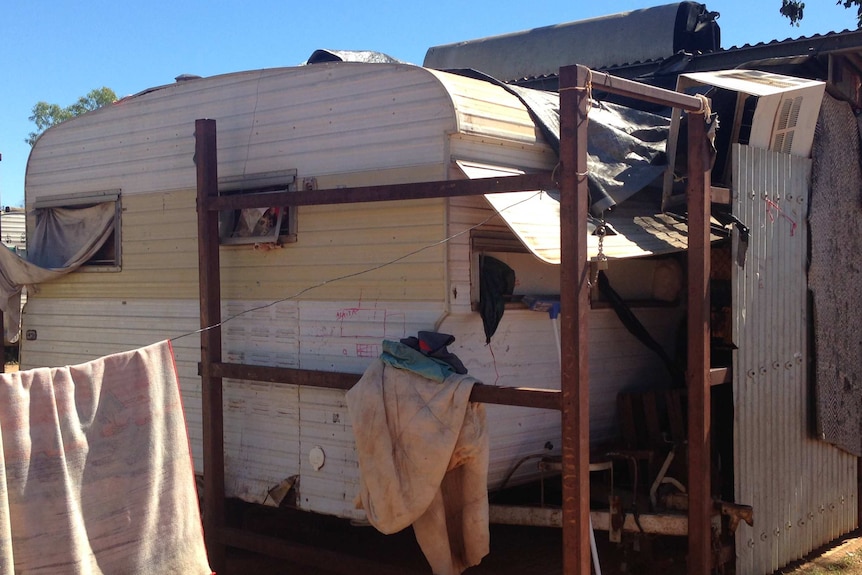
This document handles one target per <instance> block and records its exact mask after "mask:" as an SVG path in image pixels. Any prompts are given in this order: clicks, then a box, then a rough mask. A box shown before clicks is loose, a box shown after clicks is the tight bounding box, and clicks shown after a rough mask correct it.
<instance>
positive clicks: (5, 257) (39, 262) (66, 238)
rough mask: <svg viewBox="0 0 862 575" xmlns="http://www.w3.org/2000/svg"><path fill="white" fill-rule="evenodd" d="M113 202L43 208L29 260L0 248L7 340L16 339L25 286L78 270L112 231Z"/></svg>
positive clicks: (0, 294) (1, 305)
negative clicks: (75, 206)
mask: <svg viewBox="0 0 862 575" xmlns="http://www.w3.org/2000/svg"><path fill="white" fill-rule="evenodd" d="M115 216H116V202H113V201H112V202H103V203H99V204H96V205H94V206H89V207H86V208H77V209H73V208H42V209H40V210H38V213H37V215H36V226H35V229H34V232H33V234H32V236H31V237H30V238H29V241H30V245H28V246H27V255H28V260H24V259H22V258H21V257H19V256H18V255H17V254H15V253H14V252H13V251H12V250H9V249H0V310H3V313H4V314H5V321H4V324H5V325H4V332H5V337H6V340H7V341H10V342H14V341H16V340H17V337H18V331H19V326H20V321H21V290H22V289H23V288H24V286H27V285H35V284H40V283H44V282H47V281H52V280H55V279H57V278H59V277H62V276H63V275H65V274H67V273H69V272H71V271H74V270H76V269H78V268H79V267H80V266H81V265H82V264H83V263H84V262H86V261H87V260H88V259H90V258H91V257H93V255H94V254H95V253H96V252H97V251H98V250H99V249H100V248H101V247H102V245H103V244H104V243H105V241H107V239H108V238H109V237H111V233H112V232H113V231H114V221H115Z"/></svg>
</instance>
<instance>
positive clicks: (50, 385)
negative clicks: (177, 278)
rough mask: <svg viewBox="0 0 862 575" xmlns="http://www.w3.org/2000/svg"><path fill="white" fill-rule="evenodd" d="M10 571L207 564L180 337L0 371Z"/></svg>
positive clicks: (1, 482) (133, 573) (0, 500)
mask: <svg viewBox="0 0 862 575" xmlns="http://www.w3.org/2000/svg"><path fill="white" fill-rule="evenodd" d="M0 435H2V457H0V573H9V574H11V573H22V574H23V573H26V574H27V575H66V574H68V575H79V574H80V575H168V574H176V575H208V574H209V573H211V572H212V570H211V569H210V568H209V566H208V563H207V557H206V550H205V548H204V543H203V533H202V529H201V521H200V513H199V509H198V500H197V493H196V490H195V484H194V471H193V469H192V462H191V456H190V452H189V442H188V436H187V433H186V427H185V420H184V418H183V411H182V404H181V401H180V394H179V388H178V385H177V374H176V367H175V365H174V359H173V353H172V350H171V346H170V343H169V342H167V341H165V342H161V343H159V344H155V345H152V346H149V347H145V348H143V349H139V350H136V351H130V352H126V353H120V354H117V355H111V356H108V357H104V358H102V359H98V360H95V361H92V362H90V363H86V364H82V365H76V366H71V367H63V368H53V369H52V368H40V369H34V370H29V371H23V372H16V373H8V374H3V375H2V376H0Z"/></svg>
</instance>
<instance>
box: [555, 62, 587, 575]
mask: <svg viewBox="0 0 862 575" xmlns="http://www.w3.org/2000/svg"><path fill="white" fill-rule="evenodd" d="M589 75H590V71H589V69H587V68H585V67H583V66H568V67H565V68H561V69H560V285H561V286H563V287H564V289H563V290H561V293H560V318H561V322H560V345H561V366H560V378H561V380H560V388H561V390H562V405H561V408H562V462H563V573H565V574H566V575H576V574H577V575H581V574H583V575H589V573H590V476H589V465H590V456H589V452H590V395H589V383H590V382H589V359H588V357H587V346H588V327H589V326H588V324H587V312H588V311H589V305H590V304H589V285H588V280H589V265H588V262H587V230H586V222H587V210H588V209H589V206H588V203H589V202H588V197H589V190H588V188H587V176H586V173H587V106H589V98H588V97H587V96H588V94H587V84H588V81H589Z"/></svg>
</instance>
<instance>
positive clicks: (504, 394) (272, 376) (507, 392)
mask: <svg viewBox="0 0 862 575" xmlns="http://www.w3.org/2000/svg"><path fill="white" fill-rule="evenodd" d="M211 373H212V375H213V376H216V377H221V378H230V379H244V380H249V381H265V382H267V383H283V384H291V385H303V386H308V387H325V388H329V389H343V390H348V389H350V388H351V387H353V386H354V385H355V384H356V382H357V381H359V377H360V376H359V375H356V374H354V373H339V372H332V371H315V370H308V369H293V368H289V367H271V366H264V365H245V364H240V363H214V364H212V372H211ZM470 401H475V402H480V403H494V404H498V405H517V406H521V407H535V408H539V409H554V410H559V409H560V391H559V390H556V389H536V388H529V387H500V386H496V385H487V384H483V383H477V384H475V385H473V390H472V391H471V393H470Z"/></svg>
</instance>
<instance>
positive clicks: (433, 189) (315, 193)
mask: <svg viewBox="0 0 862 575" xmlns="http://www.w3.org/2000/svg"><path fill="white" fill-rule="evenodd" d="M557 188H558V185H557V182H555V181H554V179H553V176H552V174H551V172H536V173H531V174H523V175H516V176H503V177H498V178H480V179H476V180H442V181H436V182H416V183H411V184H391V185H385V186H363V187H358V188H338V189H331V190H308V191H306V190H302V191H296V192H265V193H257V194H235V195H226V196H219V197H217V198H212V199H211V201H210V202H209V203H208V204H207V209H210V210H216V211H217V210H235V209H243V208H268V207H271V206H322V205H331V204H351V203H359V202H363V203H364V202H389V201H399V200H426V199H430V198H452V197H457V196H476V195H481V194H496V193H504V192H514V191H523V190H537V191H538V190H556V189H557Z"/></svg>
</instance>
